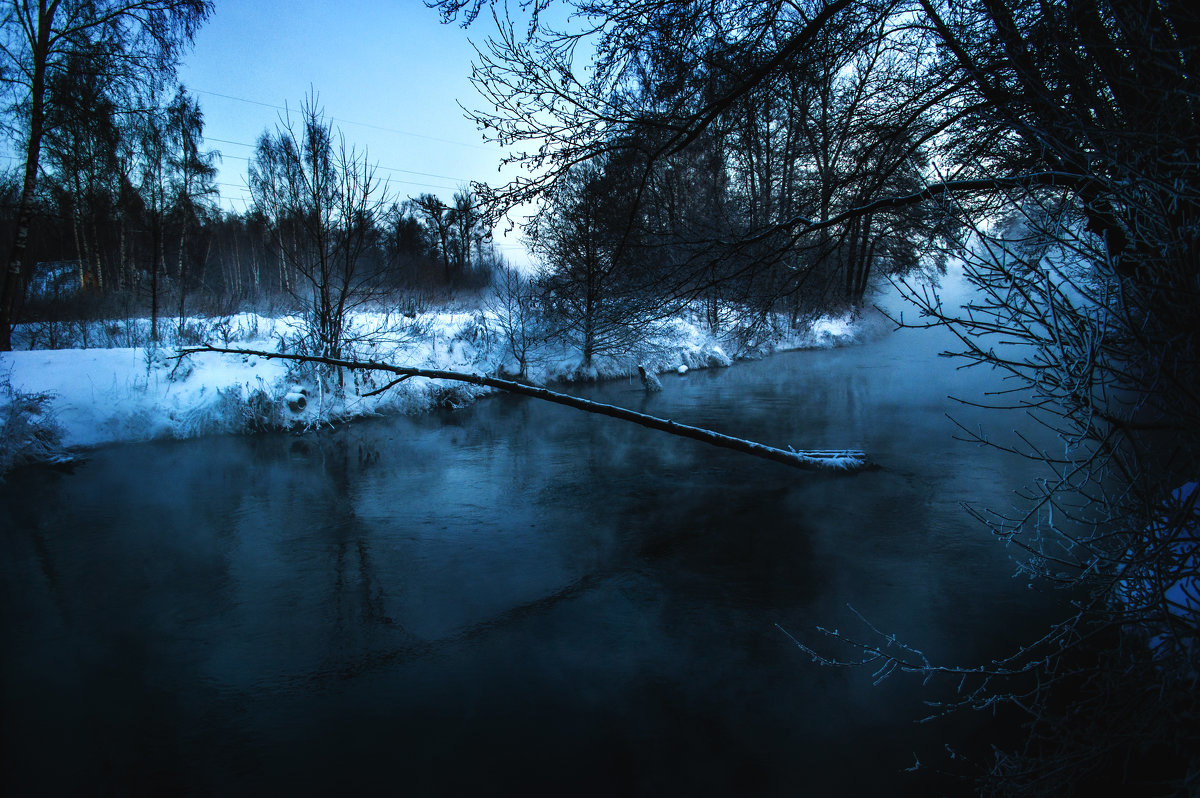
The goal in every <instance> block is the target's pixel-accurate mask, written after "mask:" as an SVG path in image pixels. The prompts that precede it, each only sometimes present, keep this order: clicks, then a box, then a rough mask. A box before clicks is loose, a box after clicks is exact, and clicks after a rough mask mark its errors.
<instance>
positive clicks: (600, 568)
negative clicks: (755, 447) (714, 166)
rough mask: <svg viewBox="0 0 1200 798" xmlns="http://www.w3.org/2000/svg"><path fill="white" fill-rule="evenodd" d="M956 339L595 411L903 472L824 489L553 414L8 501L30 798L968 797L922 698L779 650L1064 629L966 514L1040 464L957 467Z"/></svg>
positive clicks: (401, 430) (914, 686) (97, 474)
mask: <svg viewBox="0 0 1200 798" xmlns="http://www.w3.org/2000/svg"><path fill="white" fill-rule="evenodd" d="M944 343H945V342H944V341H941V340H938V339H937V337H936V335H935V334H931V333H918V332H900V333H896V334H892V335H888V336H885V337H883V338H881V339H880V340H878V341H875V342H872V343H869V344H865V345H862V346H857V347H852V348H846V349H839V350H830V351H813V352H797V353H790V354H784V355H778V356H774V357H771V358H768V359H765V360H762V361H759V362H755V363H747V364H740V365H738V366H735V367H733V368H730V369H721V370H712V371H705V372H692V373H690V374H688V375H686V376H684V377H679V378H676V377H674V376H672V377H671V378H670V379H664V385H665V390H664V391H663V393H661V394H657V395H652V396H646V395H644V394H643V393H641V392H640V391H639V390H637V388H636V386H634V385H633V384H630V383H625V382H618V383H610V384H606V385H603V386H599V387H596V388H593V389H590V390H587V391H585V392H584V393H586V395H589V396H592V397H594V398H597V399H600V400H603V401H608V402H613V403H617V404H622V405H625V406H629V407H633V408H635V409H640V410H643V411H645V412H649V413H654V414H656V415H661V416H665V417H669V418H673V419H675V420H677V421H681V422H685V423H689V424H696V425H700V426H708V427H712V428H714V429H717V430H719V431H722V432H726V433H729V434H734V435H742V436H745V437H749V438H753V439H757V440H761V441H763V442H766V443H771V444H774V445H779V446H786V445H789V444H790V445H792V446H795V447H796V448H803V447H811V448H837V447H854V448H861V449H864V450H866V451H868V452H869V453H870V454H871V456H872V457H873V458H874V459H875V460H876V461H878V462H879V463H880V464H881V465H882V466H883V468H882V469H881V470H879V471H875V472H871V473H865V474H860V475H857V476H852V477H845V476H840V477H839V476H827V475H822V474H814V473H807V472H800V471H795V470H791V469H788V468H786V467H783V466H780V465H777V464H774V463H768V462H759V461H756V460H754V459H751V458H748V457H746V456H744V455H739V454H736V453H731V452H726V451H723V450H717V449H713V448H709V447H706V446H704V445H702V444H699V443H696V442H694V441H689V440H683V439H676V438H673V437H670V436H667V435H664V434H661V433H657V432H652V431H648V430H643V429H640V428H636V427H632V426H629V425H625V424H623V423H621V422H618V421H615V420H612V419H607V418H600V417H595V416H588V415H583V414H580V413H578V412H576V411H572V410H569V409H566V408H561V407H557V406H553V405H548V404H545V403H538V402H536V401H533V400H527V399H523V398H514V397H503V396H502V397H495V398H492V399H488V400H485V401H482V402H480V403H478V404H477V405H475V406H473V407H470V408H467V409H464V410H457V411H444V412H436V413H432V414H429V415H426V416H420V417H412V418H392V419H379V420H372V421H368V422H364V423H359V424H355V425H352V426H349V427H345V428H341V429H338V430H335V431H327V432H323V433H320V434H309V435H303V436H297V435H285V434H272V435H259V436H253V437H246V438H234V437H229V438H210V439H204V440H196V441H188V442H177V443H150V444H137V445H125V446H114V447H110V448H105V449H101V450H98V451H95V452H92V453H91V454H90V456H89V458H88V460H87V462H86V463H84V464H83V465H81V466H79V467H78V468H76V469H75V470H74V471H73V472H72V473H59V472H53V471H42V470H32V471H25V472H21V473H18V474H15V475H12V476H11V477H10V478H9V479H8V481H7V483H5V484H3V485H0V508H2V509H0V546H2V547H3V555H2V556H0V577H2V582H0V591H2V592H0V650H2V651H3V659H2V663H0V791H2V792H4V794H6V795H34V794H51V795H57V794H64V795H65V794H119V795H167V794H192V795H212V794H221V795H243V794H244V795H264V794H288V793H291V794H297V793H299V794H314V795H318V794H347V793H354V792H372V793H375V794H378V793H382V794H390V793H394V794H416V795H422V794H427V795H443V794H453V793H461V792H464V791H471V792H476V793H482V794H522V795H530V794H541V793H545V792H548V791H553V792H555V793H557V794H563V795H589V794H595V795H662V794H690V795H707V794H747V795H749V794H754V795H797V794H800V795H851V794H868V793H869V792H875V793H878V794H889V795H896V794H904V793H906V792H907V793H910V794H914V795H923V794H928V793H929V792H930V791H931V790H932V789H936V790H938V791H939V792H941V793H953V792H955V791H963V792H965V791H966V785H965V784H962V783H959V782H955V781H953V780H947V779H945V778H942V777H938V776H937V775H936V774H929V773H925V774H923V775H922V774H920V773H918V774H910V773H905V772H904V769H905V768H907V767H909V766H910V765H912V764H913V763H914V759H915V758H920V759H921V760H922V761H923V762H932V761H936V760H938V753H939V751H941V750H942V749H943V743H945V742H952V743H954V744H955V745H956V746H963V747H970V746H971V745H972V741H978V740H980V739H987V738H988V737H989V736H990V735H997V734H1002V733H1004V730H1003V729H1002V728H1001V727H1000V726H999V725H998V724H997V722H996V721H994V720H992V719H991V718H990V717H982V716H967V717H959V718H952V719H951V720H950V721H948V722H940V723H936V724H916V723H914V721H915V720H916V719H919V718H921V717H923V716H924V715H926V714H927V713H928V708H927V707H926V706H925V705H924V703H923V702H924V701H925V700H927V699H930V698H936V697H940V696H944V693H939V692H938V691H937V688H936V687H933V688H927V689H922V688H921V686H920V682H919V680H916V679H913V678H911V677H901V678H895V679H892V680H889V681H887V682H885V683H884V684H882V685H880V686H873V684H872V676H871V673H870V671H863V670H852V671H843V670H834V669H828V668H822V667H818V666H816V665H814V664H813V663H811V662H810V661H809V659H808V657H807V656H805V655H804V653H803V652H801V651H800V650H799V649H797V648H796V647H795V646H794V645H793V644H792V642H791V641H790V640H789V639H788V637H787V636H786V635H784V634H783V633H781V632H780V631H779V629H778V628H777V627H776V624H779V625H780V626H782V627H783V628H785V629H787V630H788V631H789V632H791V633H793V634H795V635H796V636H797V637H799V638H801V639H804V640H806V641H809V642H817V641H819V640H820V637H819V635H817V634H816V633H815V631H814V630H815V627H817V626H818V625H824V626H828V627H836V628H839V629H841V630H842V631H846V632H853V633H855V634H858V633H861V632H864V630H863V628H862V627H861V625H859V624H858V622H857V621H856V617H855V614H854V612H852V611H851V609H849V607H850V606H852V607H853V608H854V610H855V611H857V612H859V613H861V614H862V615H863V616H865V617H867V618H869V619H870V620H871V621H872V622H873V623H874V624H876V625H877V626H878V627H879V628H881V629H884V630H887V631H888V632H894V633H896V634H898V635H899V636H900V637H901V638H902V639H905V640H907V641H910V642H911V643H913V644H914V645H917V646H920V647H921V648H922V649H924V650H925V651H926V653H927V654H928V655H929V656H930V657H931V658H934V659H937V660H939V661H948V662H974V661H978V660H980V659H983V658H987V657H991V656H995V655H997V654H1001V653H1004V652H1006V651H1007V650H1008V649H1009V647H1011V646H1012V645H1013V644H1015V643H1016V642H1018V641H1019V640H1021V639H1023V638H1024V637H1025V636H1027V635H1029V634H1030V633H1031V630H1035V629H1037V628H1038V626H1039V624H1040V623H1041V619H1042V618H1044V617H1046V615H1047V612H1048V611H1047V607H1048V606H1049V605H1050V604H1051V602H1052V600H1051V599H1050V598H1049V597H1047V596H1045V595H1043V594H1041V593H1039V592H1037V591H1035V590H1031V589H1030V588H1029V587H1028V586H1027V585H1026V583H1025V582H1024V581H1022V580H1019V579H1014V578H1013V571H1014V569H1013V566H1012V563H1011V562H1010V561H1009V559H1008V555H1007V554H1006V552H1005V551H1004V550H1003V549H1002V548H1001V547H1000V546H999V545H998V544H997V543H996V542H994V541H993V540H991V539H990V537H989V535H988V533H987V532H986V531H985V530H983V529H981V528H980V527H979V526H977V525H976V524H975V523H974V522H973V521H971V520H970V519H969V517H968V516H967V515H966V514H965V513H964V512H963V510H962V508H961V507H960V503H961V502H963V501H966V500H970V501H975V502H978V503H981V504H983V505H985V506H991V507H1000V508H1005V507H1007V506H1008V505H1009V504H1011V502H1012V499H1011V490H1012V489H1013V488H1014V487H1017V486H1018V485H1019V484H1020V483H1021V481H1022V480H1024V479H1026V478H1027V476H1028V472H1027V470H1026V469H1027V466H1026V465H1025V464H1023V463H1020V462H1016V461H1013V460H1011V459H1009V458H1006V457H1004V456H1003V455H1000V454H998V453H996V452H993V451H990V450H987V449H981V448H978V447H973V446H969V445H965V444H962V443H959V442H956V441H954V440H953V437H952V436H953V427H952V426H951V425H950V424H949V422H948V421H947V420H946V418H945V414H946V412H947V411H951V412H954V413H955V414H956V415H957V416H958V417H959V418H960V419H961V420H963V421H964V422H965V423H968V424H972V423H975V422H977V421H980V420H984V419H986V418H987V417H986V416H984V415H982V414H981V413H980V411H975V410H973V409H970V408H962V407H959V406H956V405H955V404H954V403H953V402H952V401H950V400H949V399H948V398H947V394H950V393H959V394H962V395H967V396H970V395H973V394H975V393H977V392H978V391H981V390H982V389H983V388H985V387H987V386H988V385H993V384H994V382H992V381H991V379H990V377H989V375H978V376H973V375H972V374H971V373H964V372H960V371H956V370H955V366H956V364H955V363H954V362H952V361H948V360H945V359H940V358H938V357H937V356H936V352H937V351H938V349H939V348H940V347H941V345H942V344H944Z"/></svg>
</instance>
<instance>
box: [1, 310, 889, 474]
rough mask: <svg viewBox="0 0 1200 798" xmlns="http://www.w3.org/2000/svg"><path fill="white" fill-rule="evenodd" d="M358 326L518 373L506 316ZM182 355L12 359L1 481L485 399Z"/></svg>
mask: <svg viewBox="0 0 1200 798" xmlns="http://www.w3.org/2000/svg"><path fill="white" fill-rule="evenodd" d="M298 325H299V321H298V320H297V319H295V318H289V317H285V318H278V319H274V318H266V317H260V316H256V315H254V314H241V315H238V316H234V317H228V318H223V319H220V320H205V319H196V320H193V321H192V322H191V323H189V325H188V327H189V328H190V329H191V330H193V331H201V332H202V333H203V335H202V337H201V340H206V341H207V342H209V343H212V344H213V345H215V346H233V347H237V348H243V349H260V350H263V351H269V352H278V351H280V349H281V347H283V348H284V349H286V348H287V346H288V341H289V340H293V336H294V335H295V333H296V331H297V330H298ZM355 326H356V328H357V329H360V330H369V331H372V332H374V331H377V330H379V329H382V328H386V329H387V330H388V333H387V334H382V335H371V336H370V338H371V339H372V340H373V341H374V343H370V344H364V345H362V346H360V347H359V350H358V354H359V356H360V357H367V358H370V359H372V360H375V361H381V362H388V363H393V364H396V365H402V366H411V367H418V368H430V369H441V370H450V371H465V372H469V373H497V372H501V373H511V372H512V371H514V370H515V365H514V364H513V362H512V358H511V355H508V354H507V347H506V345H505V344H506V341H505V340H504V339H503V336H502V335H501V333H500V332H499V326H498V325H497V324H496V319H495V318H494V317H493V316H491V315H490V314H488V313H485V312H478V311H477V312H461V311H457V312H455V311H434V312H427V313H422V314H418V315H416V316H415V317H402V318H400V319H399V320H398V321H397V320H396V319H395V318H394V317H386V318H385V317H384V316H382V314H380V315H373V314H362V315H360V316H357V317H356V318H355ZM876 327H877V325H876V324H875V323H874V322H871V323H864V322H862V321H861V320H855V319H854V318H853V317H851V316H849V315H846V316H838V317H829V316H827V317H821V318H818V319H815V320H813V321H812V322H811V323H810V324H809V325H807V326H806V327H804V328H802V329H800V330H791V331H786V332H782V333H776V334H774V335H771V336H769V337H767V338H766V339H765V340H761V341H758V342H756V343H755V344H754V345H753V347H752V348H749V349H748V351H747V347H746V346H745V344H744V343H743V344H742V345H741V346H740V347H739V346H738V345H735V344H734V343H733V342H732V341H731V340H730V339H728V338H725V337H722V336H721V335H714V334H713V333H711V332H710V331H708V330H707V329H705V328H704V327H703V326H701V325H700V324H698V323H697V322H696V321H695V320H693V319H687V318H676V319H672V320H670V321H669V322H668V323H666V324H664V325H662V326H661V328H660V329H659V331H658V332H657V334H656V335H655V336H654V337H653V338H650V339H647V340H645V341H644V342H642V343H641V344H640V345H639V346H638V347H637V350H636V351H629V352H626V353H623V354H621V355H620V356H601V357H597V358H595V360H594V362H593V366H594V368H593V369H592V370H589V372H588V375H589V376H593V375H594V376H595V377H597V378H600V379H611V378H621V377H627V378H636V375H637V367H638V365H644V366H645V367H646V368H647V370H649V371H654V372H659V373H662V372H667V371H674V370H680V369H681V367H686V368H687V369H695V368H707V367H711V366H727V365H729V364H730V363H732V362H733V361H734V360H735V359H736V358H737V357H739V356H746V355H751V356H761V355H764V354H768V353H770V352H772V351H780V350H785V349H799V348H819V347H833V346H840V345H845V344H848V343H853V342H855V341H857V340H859V339H861V338H862V337H863V336H864V335H865V334H867V331H868V330H874V329H876ZM193 334H194V333H193ZM109 342H110V343H112V342H120V337H119V336H117V335H114V336H111V338H110V341H109ZM176 353H177V349H176V348H175V347H174V346H160V347H157V348H151V347H145V346H132V347H116V348H102V349H101V348H73V349H33V350H27V351H15V352H5V353H0V471H3V470H5V469H6V468H7V467H11V466H13V465H18V464H20V463H22V462H26V461H29V460H36V459H47V458H52V457H54V456H55V454H56V453H58V452H62V451H66V450H72V449H78V448H86V447H93V446H100V445H104V444H108V443H113V442H118V441H133V440H149V439H158V438H190V437H197V436H202V435H209V434H221V433H237V432H244V431H249V430H254V429H263V428H272V427H300V428H303V427H313V426H318V425H322V424H329V423H335V422H340V421H346V420H350V419H353V418H356V417H362V416H366V415H374V414H380V413H395V412H419V411H422V410H426V409H429V408H431V407H434V406H437V405H448V404H449V405H459V404H464V403H466V402H469V401H471V400H473V399H474V398H476V397H477V396H479V395H481V394H483V393H487V390H486V389H480V388H476V387H473V386H469V385H464V384H460V383H455V384H452V385H446V384H444V383H438V382H434V381H430V380H426V379H421V378H413V379H411V380H406V381H405V382H403V383H401V384H399V385H397V386H395V387H393V388H390V389H389V390H387V391H384V392H382V393H377V394H374V395H371V394H372V392H373V391H375V390H376V389H378V388H380V387H382V385H383V384H384V381H383V380H382V378H381V377H380V376H378V375H370V374H368V375H360V376H357V377H347V379H346V381H345V384H344V386H343V388H342V389H341V390H340V391H335V390H331V389H329V388H328V387H327V386H326V387H323V386H322V381H321V380H319V379H316V378H315V375H314V374H313V373H312V371H311V369H310V368H308V367H304V366H296V365H295V364H292V363H288V362H285V361H282V360H272V359H266V358H260V357H248V356H240V355H227V354H215V353H203V354H194V355H190V356H188V357H186V358H183V359H177V358H176ZM578 374H579V354H578V352H577V351H576V350H574V349H571V348H568V347H566V346H563V345H548V346H540V347H537V348H536V349H535V350H534V351H532V352H531V353H530V357H529V364H528V376H529V378H530V379H531V380H532V381H534V382H537V383H542V384H546V383H554V382H567V381H571V380H572V379H575V378H577V377H578ZM301 397H302V398H301ZM289 400H290V401H289Z"/></svg>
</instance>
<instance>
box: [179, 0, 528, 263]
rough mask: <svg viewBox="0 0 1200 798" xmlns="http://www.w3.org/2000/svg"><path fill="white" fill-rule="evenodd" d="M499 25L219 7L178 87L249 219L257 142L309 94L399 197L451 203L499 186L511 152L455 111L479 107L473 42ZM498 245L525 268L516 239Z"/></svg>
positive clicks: (228, 200) (349, 11) (380, 11)
mask: <svg viewBox="0 0 1200 798" xmlns="http://www.w3.org/2000/svg"><path fill="white" fill-rule="evenodd" d="M490 24H491V23H490V20H487V19H484V18H482V17H481V18H480V20H479V21H478V22H477V23H476V26H474V27H472V28H471V29H470V31H464V30H463V29H462V28H460V27H458V26H455V25H443V24H441V22H440V19H439V17H438V14H437V12H436V11H433V10H431V9H428V8H426V7H425V5H424V3H423V2H421V0H374V2H368V0H339V2H327V1H319V0H289V2H276V1H275V0H271V1H270V2H262V1H260V0H253V1H252V0H217V3H216V11H215V13H214V14H213V16H212V17H211V18H210V19H209V20H208V22H207V23H206V24H205V26H204V27H203V28H202V29H201V30H200V32H199V34H198V35H197V37H196V42H195V47H194V48H193V50H192V51H191V53H189V54H188V55H187V56H186V58H185V59H184V63H183V66H182V68H181V70H180V79H181V80H182V82H183V83H184V84H185V85H186V86H187V87H188V90H189V91H191V92H192V93H193V94H194V95H195V96H196V98H197V99H198V100H199V102H200V106H201V108H202V109H203V111H204V121H205V136H206V139H207V140H208V146H209V147H211V148H214V149H217V150H220V152H221V154H222V156H223V158H224V160H223V163H222V165H221V172H220V176H219V178H218V180H219V182H220V188H221V195H222V203H223V205H224V206H225V207H226V208H230V209H236V210H238V211H241V210H244V209H245V203H246V202H248V199H249V197H248V192H247V191H246V188H245V186H246V166H247V161H246V159H247V158H248V157H249V156H250V155H251V154H252V152H253V145H254V142H255V141H256V140H257V138H258V136H259V135H260V134H261V133H262V132H263V131H264V130H265V129H267V128H272V129H273V128H274V126H275V124H276V123H277V122H278V121H279V116H280V114H281V113H282V111H281V109H282V108H283V107H284V106H285V105H286V106H289V107H291V108H293V109H295V108H298V107H299V106H300V104H301V103H302V102H303V101H304V98H305V96H306V95H307V94H308V93H309V91H310V88H311V89H312V90H315V91H316V92H317V94H318V95H319V99H320V104H321V105H322V106H324V108H325V110H326V112H327V113H328V115H329V116H331V117H332V118H333V119H334V120H335V123H336V124H337V125H338V126H339V127H340V128H341V130H342V132H343V133H344V134H345V136H346V140H347V142H348V143H351V144H355V145H357V146H359V147H360V148H362V147H366V148H367V150H368V154H369V157H370V159H371V161H372V162H376V163H378V164H379V167H380V171H379V174H380V176H382V177H386V178H387V179H388V180H389V181H390V182H391V188H392V192H393V193H394V194H396V195H398V196H399V198H401V199H402V198H404V197H405V196H409V195H414V196H415V195H416V194H419V193H422V192H426V191H428V192H432V193H434V194H437V195H439V196H441V197H442V198H443V199H445V200H446V201H449V200H450V199H451V196H452V195H453V193H454V191H455V190H456V189H457V188H458V187H460V186H463V185H465V184H466V183H467V182H468V181H470V180H483V181H488V182H495V181H497V180H499V179H500V178H501V176H500V175H499V174H498V172H497V166H498V164H499V161H500V158H501V157H502V155H503V151H502V150H501V149H500V148H499V147H497V146H496V145H491V144H487V143H485V142H484V141H483V138H482V134H481V133H480V132H479V131H478V130H476V128H475V125H474V124H473V123H472V122H470V121H469V120H467V119H465V118H464V116H463V111H462V109H461V108H460V107H459V105H458V102H461V103H462V104H463V105H465V106H467V107H474V106H476V105H478V104H479V102H480V100H479V99H478V95H477V94H475V91H474V89H473V88H472V86H471V84H470V81H469V76H470V71H471V60H472V58H473V56H474V50H473V49H472V47H471V44H470V41H469V38H468V37H469V36H470V38H476V39H479V40H482V38H483V37H484V36H485V35H486V34H487V32H488V26H489V25H490ZM496 243H497V245H498V246H499V247H500V248H501V249H502V250H503V251H504V253H505V255H506V256H508V257H511V258H514V259H517V260H521V259H522V258H521V251H522V250H523V248H522V247H521V245H520V242H519V240H518V239H516V238H515V237H514V235H510V236H509V237H508V238H503V237H500V236H498V237H497V242H496Z"/></svg>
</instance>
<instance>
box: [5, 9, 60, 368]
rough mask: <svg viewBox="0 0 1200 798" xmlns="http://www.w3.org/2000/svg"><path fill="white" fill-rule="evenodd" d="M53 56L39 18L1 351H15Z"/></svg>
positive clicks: (46, 25)
mask: <svg viewBox="0 0 1200 798" xmlns="http://www.w3.org/2000/svg"><path fill="white" fill-rule="evenodd" d="M49 54H50V19H49V18H48V17H47V16H46V14H45V12H44V11H43V12H42V13H40V14H39V15H38V31H37V43H36V44H35V45H34V49H33V76H32V77H33V80H32V81H31V83H30V93H29V105H30V108H29V144H28V145H27V146H26V148H25V180H24V183H23V184H22V186H21V199H20V201H19V202H18V204H17V214H16V216H17V227H16V232H15V235H14V236H13V244H12V249H11V250H10V252H9V256H8V269H6V270H5V272H4V282H3V285H2V286H0V352H9V351H11V350H12V328H13V324H15V323H16V309H17V295H18V294H20V293H22V287H21V271H22V268H23V267H24V265H25V250H26V248H27V247H28V246H29V228H30V226H31V224H32V222H33V193H34V191H35V190H36V188H37V172H38V158H39V156H40V155H41V150H42V134H43V133H44V132H45V124H46V61H47V59H48V58H49Z"/></svg>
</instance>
